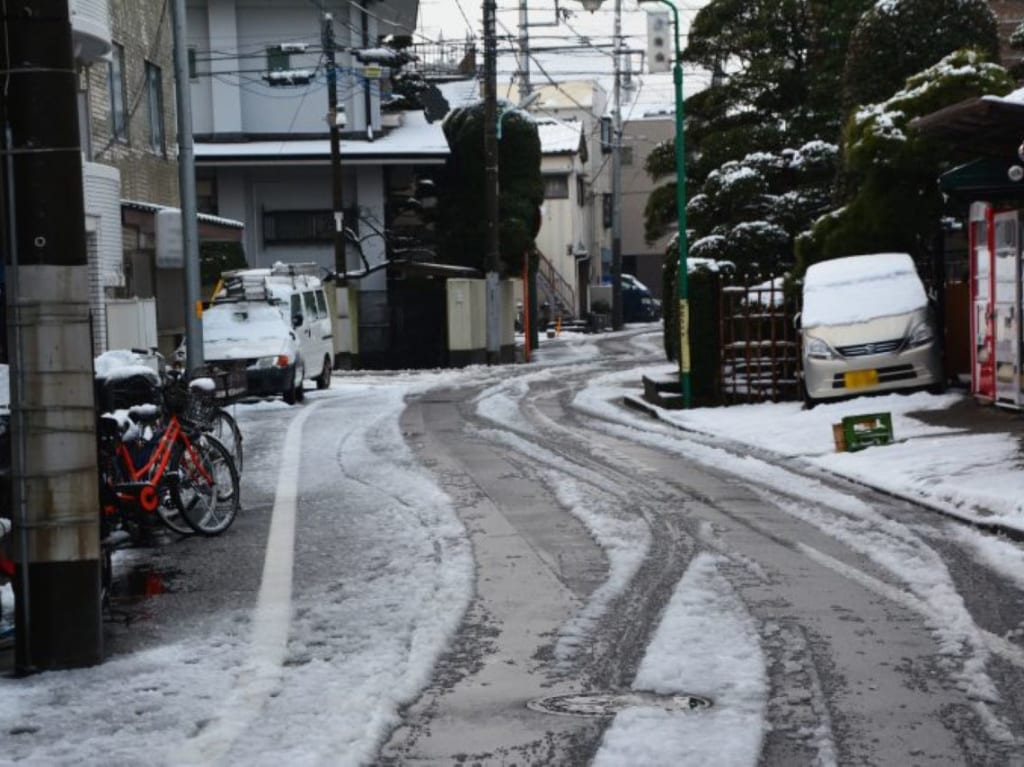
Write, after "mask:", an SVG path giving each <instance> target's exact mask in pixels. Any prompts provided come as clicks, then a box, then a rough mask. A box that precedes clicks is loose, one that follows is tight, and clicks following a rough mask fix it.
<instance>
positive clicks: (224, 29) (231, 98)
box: [198, 0, 251, 133]
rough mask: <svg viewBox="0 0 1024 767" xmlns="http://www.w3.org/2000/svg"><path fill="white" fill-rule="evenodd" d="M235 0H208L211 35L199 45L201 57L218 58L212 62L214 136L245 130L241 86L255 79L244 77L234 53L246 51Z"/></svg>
mask: <svg viewBox="0 0 1024 767" xmlns="http://www.w3.org/2000/svg"><path fill="white" fill-rule="evenodd" d="M237 19H238V17H237V14H236V9H235V1H234V0H208V6H207V24H208V28H207V30H206V31H207V36H206V38H205V39H204V41H203V42H204V43H205V44H202V43H200V44H199V45H198V49H199V55H200V57H203V56H207V57H210V58H216V59H217V61H210V62H208V66H209V71H210V76H209V77H206V78H204V79H205V80H206V81H207V82H209V84H210V89H211V90H210V98H211V105H212V118H213V125H212V130H213V132H214V133H237V132H239V131H240V130H242V110H241V101H240V94H241V90H240V89H239V87H238V83H239V82H242V81H244V80H245V79H246V78H248V77H251V75H249V74H242V73H240V70H241V68H242V66H241V65H242V63H243V61H242V59H241V58H240V57H239V58H236V57H234V56H232V55H231V54H233V53H235V52H236V51H240V50H241V49H242V45H241V44H242V42H243V40H240V39H239V29H238V20H237Z"/></svg>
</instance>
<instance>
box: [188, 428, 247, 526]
mask: <svg viewBox="0 0 1024 767" xmlns="http://www.w3.org/2000/svg"><path fill="white" fill-rule="evenodd" d="M172 466H173V467H174V470H175V471H176V472H177V475H178V481H177V483H176V484H175V485H173V486H172V487H171V490H172V494H173V497H174V500H175V505H176V506H177V507H178V510H179V511H180V512H181V515H182V517H184V519H185V521H186V522H187V523H188V524H189V525H191V526H192V529H193V530H195V531H196V532H197V533H199V534H201V535H219V534H220V533H223V532H224V531H225V530H227V529H228V528H229V527H231V523H232V522H234V521H235V517H236V516H237V515H238V508H239V488H238V472H237V471H236V470H235V465H234V463H233V462H232V461H231V455H230V453H228V451H227V448H225V447H224V446H223V445H222V444H221V443H220V442H218V441H217V439H216V438H214V437H211V436H210V435H209V434H203V435H201V436H199V437H197V439H196V441H195V442H193V443H192V445H191V448H190V449H186V448H185V446H184V445H178V446H177V447H176V448H175V455H174V456H173V457H172Z"/></svg>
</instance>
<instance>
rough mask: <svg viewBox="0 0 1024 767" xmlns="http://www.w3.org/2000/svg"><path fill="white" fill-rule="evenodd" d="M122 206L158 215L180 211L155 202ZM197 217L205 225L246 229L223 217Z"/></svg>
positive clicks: (130, 203)
mask: <svg viewBox="0 0 1024 767" xmlns="http://www.w3.org/2000/svg"><path fill="white" fill-rule="evenodd" d="M121 205H123V206H124V207H126V208H135V209H136V210H144V211H146V212H148V213H156V212H157V211H161V210H180V209H179V208H175V207H173V206H170V205H157V204H156V203H155V202H142V201H140V200H121ZM196 217H197V218H198V219H199V220H200V221H202V222H203V223H204V224H217V225H218V226H227V227H230V228H232V229H244V228H245V224H244V223H242V222H241V221H235V219H233V218H224V217H223V216H213V215H211V214H209V213H197V214H196Z"/></svg>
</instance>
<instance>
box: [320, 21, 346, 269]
mask: <svg viewBox="0 0 1024 767" xmlns="http://www.w3.org/2000/svg"><path fill="white" fill-rule="evenodd" d="M323 44H324V58H325V59H326V60H327V129H328V132H329V134H330V138H331V205H332V207H333V208H334V270H335V271H337V272H344V271H346V267H345V208H344V203H343V202H342V199H341V131H340V130H339V129H338V69H337V66H336V63H335V58H334V52H335V43H334V19H333V17H332V16H331V14H329V13H325V14H324V18H323Z"/></svg>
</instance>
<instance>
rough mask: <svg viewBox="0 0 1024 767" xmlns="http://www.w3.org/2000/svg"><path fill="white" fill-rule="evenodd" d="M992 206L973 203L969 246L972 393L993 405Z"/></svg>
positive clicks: (994, 392) (994, 395)
mask: <svg viewBox="0 0 1024 767" xmlns="http://www.w3.org/2000/svg"><path fill="white" fill-rule="evenodd" d="M994 215H995V214H994V212H993V210H992V206H991V205H989V204H988V203H985V202H975V203H971V213H970V229H969V231H968V245H969V247H970V274H971V339H972V342H971V392H972V393H973V394H974V396H975V397H978V398H979V399H984V400H987V401H989V402H992V401H994V400H995V397H996V368H995V359H996V355H995V329H994V324H993V319H994V314H993V311H992V306H993V304H994V303H995V295H994V288H995V285H994V283H993V281H992V271H993V270H992V260H993V254H994V251H995V242H994V239H995V227H994V226H993V224H994V221H993V218H994Z"/></svg>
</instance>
